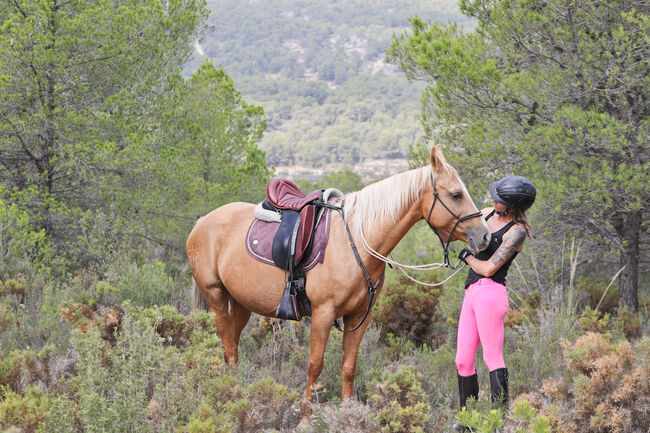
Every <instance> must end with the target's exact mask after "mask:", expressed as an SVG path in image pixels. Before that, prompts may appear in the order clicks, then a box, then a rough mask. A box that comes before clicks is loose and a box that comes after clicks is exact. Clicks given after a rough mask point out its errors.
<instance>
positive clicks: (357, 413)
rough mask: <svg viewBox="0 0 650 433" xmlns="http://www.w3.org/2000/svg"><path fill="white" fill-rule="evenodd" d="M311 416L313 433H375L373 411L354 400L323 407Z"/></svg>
mask: <svg viewBox="0 0 650 433" xmlns="http://www.w3.org/2000/svg"><path fill="white" fill-rule="evenodd" d="M314 412H315V413H314V415H313V416H312V424H313V427H312V429H313V431H314V432H332V433H377V432H379V425H377V423H376V422H375V420H374V419H373V416H372V415H373V413H374V409H373V408H372V407H371V406H370V405H367V404H363V403H361V402H359V401H358V400H355V399H350V398H348V399H345V400H344V401H343V403H341V405H340V406H332V405H324V406H323V407H319V408H317V410H316V411H314Z"/></svg>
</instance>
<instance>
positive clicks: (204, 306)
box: [192, 278, 210, 311]
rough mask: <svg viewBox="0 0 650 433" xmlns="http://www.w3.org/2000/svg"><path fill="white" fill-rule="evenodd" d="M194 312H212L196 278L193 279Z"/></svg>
mask: <svg viewBox="0 0 650 433" xmlns="http://www.w3.org/2000/svg"><path fill="white" fill-rule="evenodd" d="M192 311H210V307H208V303H207V302H205V298H204V297H203V294H202V293H201V290H200V289H199V286H198V285H197V284H196V280H195V279H194V278H192Z"/></svg>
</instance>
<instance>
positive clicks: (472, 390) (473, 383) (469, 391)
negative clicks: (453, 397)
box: [453, 373, 478, 432]
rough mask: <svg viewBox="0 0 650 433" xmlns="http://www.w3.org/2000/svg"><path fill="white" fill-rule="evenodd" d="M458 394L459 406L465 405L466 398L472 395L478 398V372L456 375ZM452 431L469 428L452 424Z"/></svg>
mask: <svg viewBox="0 0 650 433" xmlns="http://www.w3.org/2000/svg"><path fill="white" fill-rule="evenodd" d="M458 396H459V397H460V408H461V409H462V408H464V407H465V406H466V405H467V399H468V398H469V397H474V399H478V374H476V373H474V374H473V375H471V376H461V375H460V374H459V375H458ZM453 430H454V431H457V432H466V431H469V429H468V428H467V427H466V426H464V425H462V424H454V427H453Z"/></svg>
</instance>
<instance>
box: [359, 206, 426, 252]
mask: <svg viewBox="0 0 650 433" xmlns="http://www.w3.org/2000/svg"><path fill="white" fill-rule="evenodd" d="M419 207H420V201H419V200H416V201H415V202H414V203H411V205H410V206H408V207H406V208H405V209H404V211H403V212H402V214H401V215H400V216H399V217H398V218H396V219H395V220H392V219H391V218H384V220H383V221H380V222H377V223H375V224H373V226H372V227H366V228H365V230H364V236H365V239H366V241H368V244H370V247H371V248H372V249H374V250H375V251H377V252H378V253H379V254H381V255H384V256H387V255H388V254H390V253H391V251H393V249H394V248H395V247H396V246H397V244H398V243H399V242H400V241H401V240H402V238H403V237H404V236H405V235H406V233H407V232H408V231H409V230H410V229H411V227H413V225H414V224H415V223H416V222H418V221H419V220H420V219H422V213H421V212H420V210H419Z"/></svg>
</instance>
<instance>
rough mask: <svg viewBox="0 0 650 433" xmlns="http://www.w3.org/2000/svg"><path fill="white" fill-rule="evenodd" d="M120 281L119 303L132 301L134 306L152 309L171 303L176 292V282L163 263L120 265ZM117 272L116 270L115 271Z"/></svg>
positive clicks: (119, 263)
mask: <svg viewBox="0 0 650 433" xmlns="http://www.w3.org/2000/svg"><path fill="white" fill-rule="evenodd" d="M113 266H119V267H120V269H119V272H120V273H119V274H118V275H120V278H121V279H120V280H119V281H118V282H117V289H118V295H117V300H118V302H122V301H125V300H129V301H131V303H133V305H139V306H142V307H151V306H154V305H164V304H167V303H169V301H170V298H171V295H172V292H173V291H174V281H173V279H172V277H171V276H169V275H168V274H167V272H166V271H165V265H164V264H163V263H161V262H156V263H148V262H147V263H143V264H142V265H137V264H135V263H121V262H120V261H118V263H116V264H114V265H113ZM113 272H115V270H113Z"/></svg>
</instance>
